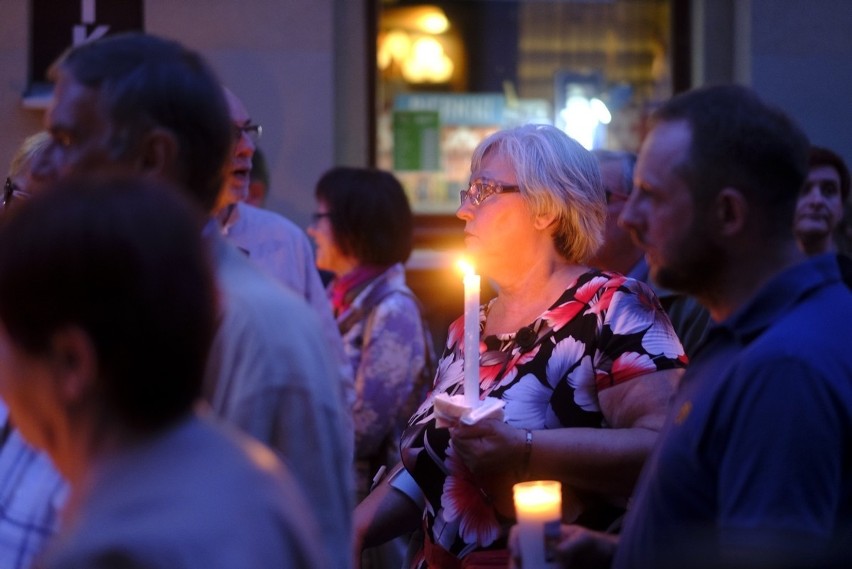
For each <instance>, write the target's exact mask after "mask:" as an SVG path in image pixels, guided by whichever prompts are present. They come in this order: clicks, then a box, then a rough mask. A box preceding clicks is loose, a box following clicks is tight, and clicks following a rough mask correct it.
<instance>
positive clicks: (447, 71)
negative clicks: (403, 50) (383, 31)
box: [402, 37, 453, 83]
mask: <svg viewBox="0 0 852 569" xmlns="http://www.w3.org/2000/svg"><path fill="white" fill-rule="evenodd" d="M452 75H453V62H452V61H451V60H450V58H449V57H448V56H447V54H446V53H444V47H443V46H442V45H441V43H440V42H439V41H438V40H436V39H435V38H432V37H421V38H418V39H417V40H416V41H415V42H414V45H412V46H411V53H410V54H409V57H408V58H407V59H406V60H405V61H404V62H403V64H402V76H403V77H405V80H406V81H409V82H411V83H443V82H445V81H447V80H449V78H450V77H452Z"/></svg>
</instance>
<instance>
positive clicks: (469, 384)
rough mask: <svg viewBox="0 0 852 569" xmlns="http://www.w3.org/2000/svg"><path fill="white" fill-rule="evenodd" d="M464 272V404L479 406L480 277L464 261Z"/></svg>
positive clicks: (462, 263) (462, 264)
mask: <svg viewBox="0 0 852 569" xmlns="http://www.w3.org/2000/svg"><path fill="white" fill-rule="evenodd" d="M459 265H460V266H461V267H462V269H463V270H464V272H465V274H464V402H465V405H467V406H468V407H470V408H471V409H474V408H476V407H478V406H479V275H477V274H475V273H474V272H473V267H471V266H470V265H469V264H468V263H466V262H464V261H462V262H460V263H459Z"/></svg>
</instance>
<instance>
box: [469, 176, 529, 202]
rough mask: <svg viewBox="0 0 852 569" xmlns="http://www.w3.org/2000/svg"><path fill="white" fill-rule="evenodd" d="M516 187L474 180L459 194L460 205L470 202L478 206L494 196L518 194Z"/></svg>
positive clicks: (519, 189)
mask: <svg viewBox="0 0 852 569" xmlns="http://www.w3.org/2000/svg"><path fill="white" fill-rule="evenodd" d="M520 191H521V188H519V187H518V186H508V185H505V184H501V183H500V182H492V181H491V180H474V181H472V182H471V183H470V186H468V188H467V189H466V190H462V191H461V192H459V199H460V200H461V205H464V202H465V201H468V200H470V203H471V205H473V206H478V205H479V204H481V203H482V202H484V201H485V200H487V199H488V198H490V197H491V196H493V195H494V194H505V193H520Z"/></svg>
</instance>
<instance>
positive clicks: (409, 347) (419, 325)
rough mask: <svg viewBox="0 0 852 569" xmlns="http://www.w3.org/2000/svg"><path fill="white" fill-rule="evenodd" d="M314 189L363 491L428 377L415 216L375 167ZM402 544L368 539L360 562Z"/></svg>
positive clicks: (395, 455) (387, 558)
mask: <svg viewBox="0 0 852 569" xmlns="http://www.w3.org/2000/svg"><path fill="white" fill-rule="evenodd" d="M315 194H316V199H317V212H316V213H315V214H314V221H313V223H312V224H311V226H310V227H309V228H308V235H310V236H311V237H312V238H313V240H314V241H315V242H316V245H317V261H316V263H317V267H318V268H320V269H323V270H326V271H329V272H331V273H333V274H334V275H335V277H334V280H332V281H331V283H330V284H329V287H328V294H329V297H330V299H331V305H332V308H333V311H334V316H335V318H336V319H337V325H338V327H339V330H340V333H341V334H342V336H343V342H344V347H345V349H346V354H347V356H348V357H349V361H350V362H351V365H352V370H353V372H354V374H355V393H356V399H355V406H354V408H353V414H352V415H353V421H354V423H355V493H356V500H358V501H360V500H362V499H364V497H366V495H367V494H368V493H369V491H370V488H371V486H372V481H373V478H374V476H377V473H379V474H378V475H379V476H380V474H381V471H382V468H383V467H384V468H390V467H393V466H394V465H396V464H397V463H398V462H399V437H400V434H401V431H402V428H403V427H404V426H405V423H406V422H407V420H408V418H409V417H410V416H411V413H412V412H413V411H414V409H413V408H412V407H413V406H414V405H417V404H419V403H420V401H421V400H422V398H423V396H425V390H424V389H425V388H427V387H428V386H429V385H431V380H432V377H431V375H430V374H429V372H428V368H427V366H426V359H427V355H426V354H427V352H429V351H431V349H432V348H431V340H430V339H429V338H428V337H427V336H426V333H427V332H425V328H424V325H423V321H422V315H421V313H420V303H419V301H418V300H417V298H416V297H415V296H414V293H412V292H411V290H410V289H409V288H408V287H407V286H406V284H405V268H404V267H403V263H404V262H405V261H406V260H407V259H408V257H409V255H410V254H411V247H412V238H413V235H412V224H413V219H412V213H411V206H410V205H409V203H408V198H407V197H406V195H405V190H403V188H402V185H401V184H400V183H399V181H398V180H397V179H396V178H395V177H394V176H393V175H392V174H391V173H389V172H384V171H382V170H374V169H367V168H348V167H338V168H333V169H331V170H329V171H327V172H326V173H324V174H323V175H322V177H321V178H320V179H319V181H318V182H317V185H316V192H315ZM424 374H425V375H427V376H428V377H426V378H424ZM413 395H415V396H417V397H418V399H417V400H416V402H415V403H414V405H412V404H410V403H409V401H411V399H412V396H413ZM404 551H405V545H404V543H403V540H398V541H394V542H392V543H390V544H385V546H382V547H379V548H372V549H370V550H367V551H365V552H364V556H363V557H362V559H361V567H363V568H364V569H366V568H367V567H375V568H379V567H385V566H396V567H399V566H400V564H401V560H402V558H403V555H402V554H403V553H404Z"/></svg>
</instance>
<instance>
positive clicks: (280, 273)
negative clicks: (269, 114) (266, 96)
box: [213, 88, 355, 408]
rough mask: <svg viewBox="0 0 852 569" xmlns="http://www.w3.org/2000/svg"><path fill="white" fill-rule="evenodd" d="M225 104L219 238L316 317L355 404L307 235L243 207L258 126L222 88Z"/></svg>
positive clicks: (345, 360)
mask: <svg viewBox="0 0 852 569" xmlns="http://www.w3.org/2000/svg"><path fill="white" fill-rule="evenodd" d="M224 92H225V101H226V102H227V103H228V114H229V115H230V117H231V124H232V129H233V133H234V146H233V149H232V151H231V160H230V164H229V166H228V169H227V176H226V178H225V188H224V189H223V191H222V192H221V193H220V194H219V199H218V201H217V203H216V207H215V208H214V212H213V217H215V218H216V220H217V221H218V222H219V226H220V229H221V232H222V236H223V237H225V239H226V240H227V241H228V242H230V243H232V244H234V245H236V246H237V248H238V249H240V250H241V251H242V252H243V253H245V254H246V255H248V258H249V260H251V262H252V263H254V264H255V265H257V266H258V267H259V268H261V269H262V270H263V271H264V272H265V273H266V274H268V275H269V276H271V277H273V278H275V280H277V281H278V282H280V283H281V284H282V285H284V286H285V287H287V288H289V289H290V290H292V291H293V292H295V293H296V294H297V295H299V296H301V297H303V298H304V299H305V301H307V303H308V305H310V307H311V308H313V309H314V311H315V312H316V313H317V316H318V317H319V321H320V324H321V326H322V331H323V334H324V335H325V342H326V349H327V352H328V354H329V356H330V357H331V358H332V359H333V361H334V363H335V365H336V366H337V368H338V371H339V373H340V382H341V385H343V386H344V390H345V393H346V400H347V407H348V408H351V407H352V405H353V404H354V400H355V394H354V386H353V383H352V368H351V366H350V364H349V359H348V358H347V357H346V354H345V353H344V351H343V341H342V339H341V337H340V333H339V332H338V330H337V324H336V323H335V321H334V316H332V314H331V305H330V304H329V302H328V298H327V297H326V294H325V290H324V288H323V285H322V281H321V280H320V276H319V272H318V271H317V270H316V268H315V267H314V251H313V249H312V248H311V244H310V241H308V237H307V235H305V232H304V231H302V230H301V229H300V228H299V227H298V226H297V225H296V224H295V223H293V222H292V221H290V220H289V219H287V218H286V217H284V216H283V215H279V214H277V213H275V212H273V211H268V210H265V209H261V208H257V207H254V206H252V205H249V204H248V203H245V200H246V198H247V197H248V195H249V186H250V182H251V173H252V171H253V165H252V164H253V163H252V160H253V158H254V156H255V154H256V152H257V141H258V139H259V138H260V134H261V132H262V130H261V126H260V125H259V124H257V123H256V122H254V121H253V120H252V119H251V116H250V115H249V113H248V111H247V110H246V107H245V105H244V104H243V102H242V101H241V100H240V99H239V98H238V97H237V96H236V95H235V94H234V92H233V91H231V90H230V89H227V88H225V89H224Z"/></svg>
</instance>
